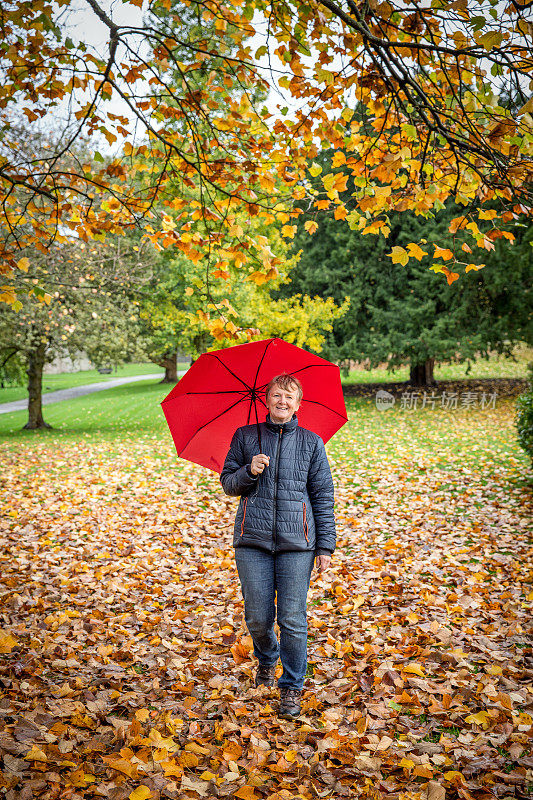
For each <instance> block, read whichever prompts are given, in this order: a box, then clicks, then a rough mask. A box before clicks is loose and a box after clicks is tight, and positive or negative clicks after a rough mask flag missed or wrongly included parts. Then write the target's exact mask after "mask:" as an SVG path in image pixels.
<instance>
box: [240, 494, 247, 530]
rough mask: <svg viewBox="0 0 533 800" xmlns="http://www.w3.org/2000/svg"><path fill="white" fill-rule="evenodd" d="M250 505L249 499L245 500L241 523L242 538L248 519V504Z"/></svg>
mask: <svg viewBox="0 0 533 800" xmlns="http://www.w3.org/2000/svg"><path fill="white" fill-rule="evenodd" d="M247 503H248V498H247V497H245V498H244V507H243V510H242V522H241V536H242V535H243V533H244V520H245V519H246V504H247Z"/></svg>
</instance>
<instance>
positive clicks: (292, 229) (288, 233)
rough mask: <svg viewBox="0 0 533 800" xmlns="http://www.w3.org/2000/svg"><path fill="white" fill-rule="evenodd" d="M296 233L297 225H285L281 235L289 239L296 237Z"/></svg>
mask: <svg viewBox="0 0 533 800" xmlns="http://www.w3.org/2000/svg"><path fill="white" fill-rule="evenodd" d="M295 233H296V225H283V227H282V228H281V235H282V236H285V237H286V238H287V239H294V234H295Z"/></svg>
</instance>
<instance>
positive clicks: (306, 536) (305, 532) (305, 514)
mask: <svg viewBox="0 0 533 800" xmlns="http://www.w3.org/2000/svg"><path fill="white" fill-rule="evenodd" d="M303 506H304V534H305V541H306V542H307V544H309V536H308V535H307V534H308V530H309V529H308V527H307V507H306V505H305V503H304V504H303Z"/></svg>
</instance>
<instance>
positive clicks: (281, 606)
mask: <svg viewBox="0 0 533 800" xmlns="http://www.w3.org/2000/svg"><path fill="white" fill-rule="evenodd" d="M265 394H266V397H265V402H266V406H267V409H268V415H267V418H266V422H262V423H260V424H259V431H258V426H257V425H245V426H243V427H242V428H238V429H237V430H236V431H235V434H234V435H233V439H232V441H231V446H230V449H229V452H228V455H227V456H226V460H225V463H224V468H223V470H222V473H221V475H220V481H221V483H222V488H223V489H224V492H225V493H226V494H228V495H231V496H238V495H240V496H241V500H240V503H239V507H238V510H237V515H236V518H235V529H234V534H233V546H234V547H235V560H236V563H237V571H238V573H239V579H240V582H241V587H242V593H243V597H244V616H245V620H246V626H247V628H248V630H249V632H250V635H251V637H252V640H253V643H254V654H255V656H256V657H257V659H258V661H259V668H258V670H257V673H256V677H255V685H256V686H259V685H260V684H264V685H265V686H273V684H274V678H275V671H276V664H277V661H278V658H279V657H281V663H282V666H283V674H282V675H281V677H280V679H279V681H278V686H279V688H280V693H281V701H280V709H279V714H280V716H282V717H285V718H287V719H293V718H295V717H297V716H298V715H299V714H300V711H301V691H302V687H303V683H304V678H305V673H306V670H307V591H308V589H309V581H310V579H311V572H312V569H313V564H314V561H315V557H316V562H317V568H318V570H319V571H320V572H323V571H324V570H325V569H327V568H328V566H329V563H330V560H331V555H332V553H333V551H334V550H335V544H336V536H335V518H334V514H333V480H332V477H331V470H330V467H329V463H328V459H327V456H326V451H325V448H324V443H323V442H322V439H321V438H320V436H318V435H317V434H316V433H313V432H312V431H309V430H306V429H305V428H302V427H301V426H299V425H298V418H297V417H296V416H295V415H296V412H297V411H298V409H299V407H300V403H301V401H302V396H303V390H302V385H301V383H300V381H299V380H298V379H297V378H296V377H294V376H293V375H287V374H283V375H276V376H275V377H274V378H272V380H271V381H270V383H269V384H268V386H267V387H266V392H265ZM259 442H261V446H260V445H259ZM260 450H262V452H260ZM276 592H277V621H278V625H279V627H280V634H281V638H280V642H279V643H278V640H277V637H276V635H275V633H274V621H275V619H276V605H275V595H276Z"/></svg>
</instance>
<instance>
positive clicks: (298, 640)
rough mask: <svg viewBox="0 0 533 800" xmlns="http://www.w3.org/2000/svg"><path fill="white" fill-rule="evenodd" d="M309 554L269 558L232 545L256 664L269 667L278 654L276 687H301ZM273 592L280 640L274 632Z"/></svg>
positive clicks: (261, 552)
mask: <svg viewBox="0 0 533 800" xmlns="http://www.w3.org/2000/svg"><path fill="white" fill-rule="evenodd" d="M314 560H315V553H314V552H313V551H304V552H297V551H291V552H288V553H276V554H274V555H272V554H271V553H267V552H265V551H264V550H259V549H257V548H254V547H236V548H235V561H236V563H237V571H238V573H239V579H240V582H241V587H242V594H243V597H244V619H245V621H246V627H247V628H248V630H249V632H250V635H251V637H252V640H253V643H254V654H255V656H256V658H257V659H258V660H259V663H260V664H262V665H265V666H268V667H270V666H273V665H274V664H276V663H277V661H278V658H279V657H280V656H281V663H282V665H283V674H282V676H281V678H280V679H279V681H278V686H279V687H280V688H281V687H286V688H290V689H301V688H302V686H303V683H304V679H305V673H306V670H307V591H308V589H309V582H310V580H311V572H312V570H313V564H314ZM276 593H277V613H278V625H279V628H280V634H281V636H280V642H279V643H278V640H277V637H276V634H275V633H274V621H275V619H276V605H275V595H276Z"/></svg>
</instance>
